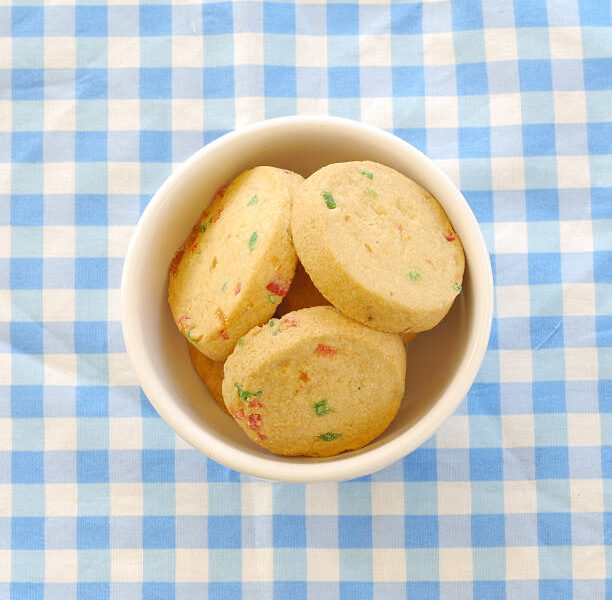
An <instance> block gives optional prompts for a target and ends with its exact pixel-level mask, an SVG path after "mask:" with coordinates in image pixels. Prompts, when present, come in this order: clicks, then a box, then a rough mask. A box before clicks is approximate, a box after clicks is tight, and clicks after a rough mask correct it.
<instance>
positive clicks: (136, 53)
mask: <svg viewBox="0 0 612 600" xmlns="http://www.w3.org/2000/svg"><path fill="white" fill-rule="evenodd" d="M173 58H174V57H173ZM108 68H109V69H138V68H140V38H139V37H110V38H108Z"/></svg>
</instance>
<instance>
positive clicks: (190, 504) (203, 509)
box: [175, 482, 244, 516]
mask: <svg viewBox="0 0 612 600" xmlns="http://www.w3.org/2000/svg"><path fill="white" fill-rule="evenodd" d="M175 497H176V514H177V515H191V516H198V515H205V514H206V513H207V512H208V484H207V483H195V482H187V483H176V484H175ZM242 514H243V515H244V512H243V513H242Z"/></svg>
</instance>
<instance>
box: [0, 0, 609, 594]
mask: <svg viewBox="0 0 612 600" xmlns="http://www.w3.org/2000/svg"><path fill="white" fill-rule="evenodd" d="M0 4H1V6H0V598H1V599H2V600H4V599H10V600H26V599H27V600H39V599H45V600H72V599H79V600H105V599H112V600H128V599H134V598H142V599H143V600H154V599H155V600H157V599H160V600H165V599H176V600H195V599H198V600H200V599H208V600H221V599H222V600H234V599H238V598H241V599H244V600H267V599H272V598H274V599H288V600H301V599H304V598H308V599H312V600H319V599H320V600H328V599H329V600H334V599H337V598H340V599H343V600H345V599H346V600H361V599H370V598H376V599H385V600H396V599H400V598H409V599H413V600H422V599H438V598H440V599H444V600H451V599H453V600H481V599H486V600H490V599H492V600H497V599H502V598H508V599H512V600H530V599H537V598H539V599H541V600H563V599H567V598H577V599H585V600H604V598H612V580H611V579H610V577H611V575H612V550H611V549H610V547H609V545H610V543H611V542H612V512H611V511H612V480H611V478H612V447H611V445H610V444H611V443H612V384H611V379H612V316H611V315H612V221H611V218H612V28H611V19H610V3H609V2H608V1H606V0H559V1H552V0H551V1H549V2H545V1H543V0H515V1H514V2H512V1H508V0H495V1H494V0H490V1H483V2H480V1H475V0H469V1H467V0H457V1H454V2H452V3H451V2H448V1H445V0H441V1H428V2H424V3H418V2H407V3H404V2H391V3H389V2H382V1H377V2H375V1H372V2H367V1H362V2H345V1H343V2H337V3H329V4H326V3H325V2H322V1H319V0H303V1H300V2H297V3H290V2H276V1H268V2H260V1H240V2H213V3H208V2H206V3H205V4H203V5H201V4H192V3H190V2H189V1H185V0H177V1H176V2H174V3H172V4H170V3H166V2H163V1H162V2H159V1H152V2H151V3H150V4H139V3H138V2H137V1H136V0H109V2H108V4H106V5H104V4H100V3H99V2H96V0H84V1H82V2H81V1H79V2H76V3H75V2H71V0H48V1H47V2H41V1H39V0H16V1H15V3H14V4H13V5H11V4H10V0H9V3H8V4H7V0H1V1H0ZM292 114H334V115H341V116H344V117H351V118H354V119H361V120H363V121H365V122H368V123H372V124H374V125H377V126H379V127H382V128H385V129H388V130H390V131H393V132H394V133H396V134H397V135H399V136H401V137H402V138H404V139H406V140H408V141H409V142H411V143H412V144H414V145H416V146H417V147H419V148H421V149H422V150H424V151H425V152H426V153H427V154H428V155H429V156H431V157H432V158H433V159H434V160H435V161H436V162H437V163H438V164H439V165H440V166H441V167H442V168H443V169H444V170H445V171H446V172H447V173H448V174H449V175H450V176H451V178H452V179H453V180H454V181H455V182H456V183H457V184H458V186H459V187H460V188H461V190H462V191H463V192H464V194H465V196H466V197H467V199H468V201H469V202H470V204H471V206H472V208H473V210H474V212H475V214H476V216H477V218H478V220H479V222H480V224H481V227H482V230H483V232H484V234H485V237H486V240H487V243H488V245H489V248H490V251H491V259H492V263H493V270H494V276H495V280H496V319H495V322H494V327H493V334H492V337H491V341H490V345H489V351H488V353H487V356H486V359H485V361H484V364H483V366H482V369H481V371H480V374H479V375H478V378H477V381H476V383H475V384H474V386H473V387H472V389H471V391H470V393H469V394H468V396H467V399H466V400H465V401H464V402H463V403H462V405H461V406H460V408H459V409H458V410H457V412H456V414H455V415H454V416H453V417H452V418H450V419H449V420H448V421H447V422H446V423H445V425H444V426H443V427H442V429H441V430H440V432H439V433H438V435H437V436H436V437H435V438H433V439H431V440H430V441H428V442H427V443H426V444H425V445H424V446H423V447H422V448H420V449H419V450H417V451H416V452H414V453H413V454H411V455H410V456H408V457H407V458H405V459H404V460H402V461H399V462H397V463H396V464H394V465H392V466H391V467H389V468H387V469H385V470H383V471H381V472H379V473H376V474H374V475H372V476H370V477H364V478H362V479H360V480H356V481H351V482H346V483H340V484H336V483H330V484H322V485H288V484H274V483H269V482H265V481H259V480H256V479H253V478H250V477H247V476H243V475H240V474H238V473H236V472H233V471H230V470H228V469H226V468H224V467H222V466H220V465H218V464H216V463H214V462H212V461H210V460H208V459H206V457H204V456H203V455H202V454H200V453H198V452H197V451H196V450H193V449H192V448H190V447H189V446H187V445H186V444H185V443H184V442H183V441H181V440H180V439H178V438H177V437H176V436H175V435H174V433H173V431H172V430H171V429H170V428H169V427H168V426H166V424H165V423H164V422H163V421H161V420H160V418H159V417H158V416H157V414H156V413H155V411H154V410H153V409H152V408H151V406H150V404H149V403H148V401H147V399H146V398H145V397H144V396H143V394H142V392H141V391H140V389H139V387H138V383H137V381H136V379H135V376H134V373H133V371H132V369H131V367H130V364H129V360H128V359H127V357H126V354H125V349H124V346H123V342H122V337H121V330H120V314H119V279H120V274H121V268H122V262H123V257H124V255H125V251H126V246H127V244H128V241H129V239H130V235H131V233H132V231H133V228H134V225H135V224H136V222H137V220H138V217H139V214H140V213H141V211H142V209H143V208H144V206H145V205H146V204H147V201H148V200H149V198H150V197H151V195H152V194H153V193H154V192H155V190H156V188H157V187H158V186H159V185H160V183H161V182H162V180H163V179H164V178H165V177H166V176H167V175H168V174H169V173H170V172H171V171H172V169H173V167H174V166H175V165H176V164H178V163H180V162H181V161H183V160H184V159H185V158H186V157H187V156H189V155H190V154H191V153H192V152H194V151H195V150H196V149H198V148H199V147H201V146H202V144H205V143H207V142H209V141H211V140H213V139H214V138H216V137H218V136H219V135H221V134H223V133H225V132H227V131H229V130H231V129H233V128H235V127H239V126H241V125H244V124H246V123H251V122H253V121H256V120H260V119H264V118H269V117H276V116H280V115H292Z"/></svg>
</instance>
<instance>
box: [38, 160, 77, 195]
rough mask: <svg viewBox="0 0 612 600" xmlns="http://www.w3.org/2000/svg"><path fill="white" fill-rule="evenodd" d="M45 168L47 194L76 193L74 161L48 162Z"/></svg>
mask: <svg viewBox="0 0 612 600" xmlns="http://www.w3.org/2000/svg"><path fill="white" fill-rule="evenodd" d="M43 169H44V170H43V173H44V180H45V184H44V185H45V193H46V194H74V171H75V165H74V163H73V162H57V163H52V162H46V163H44V165H43Z"/></svg>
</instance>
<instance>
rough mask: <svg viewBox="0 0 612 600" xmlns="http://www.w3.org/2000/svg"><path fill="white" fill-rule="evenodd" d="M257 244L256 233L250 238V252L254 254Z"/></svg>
mask: <svg viewBox="0 0 612 600" xmlns="http://www.w3.org/2000/svg"><path fill="white" fill-rule="evenodd" d="M256 243H257V232H256V231H254V232H253V233H252V234H251V237H250V238H249V252H253V249H254V248H255V244H256Z"/></svg>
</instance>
